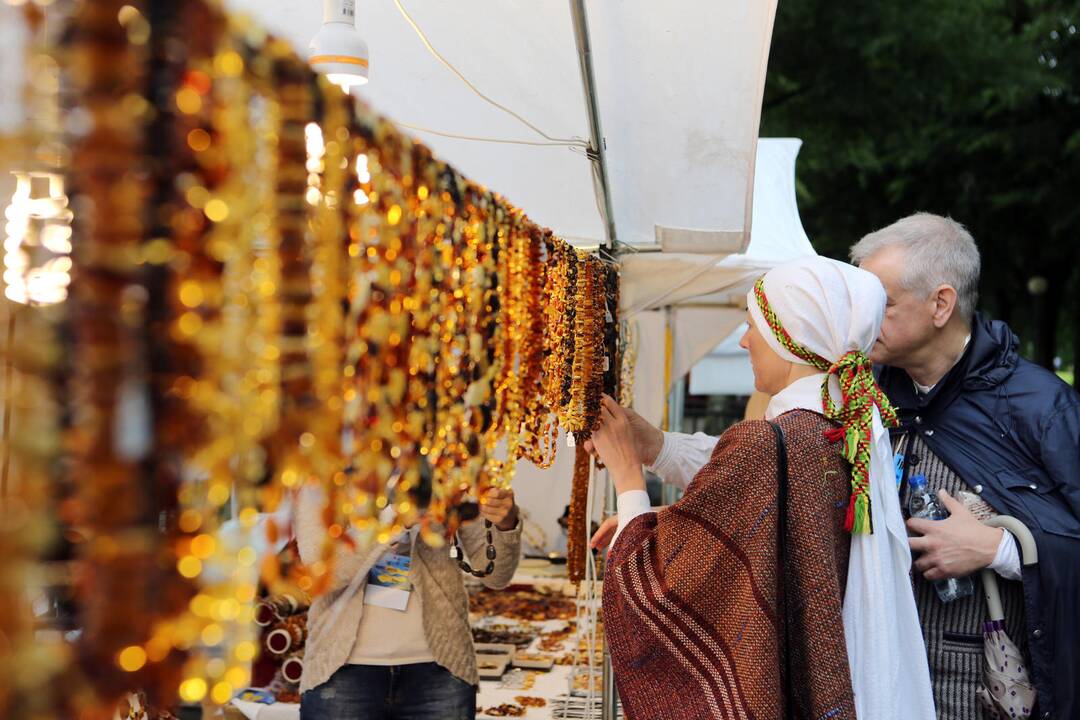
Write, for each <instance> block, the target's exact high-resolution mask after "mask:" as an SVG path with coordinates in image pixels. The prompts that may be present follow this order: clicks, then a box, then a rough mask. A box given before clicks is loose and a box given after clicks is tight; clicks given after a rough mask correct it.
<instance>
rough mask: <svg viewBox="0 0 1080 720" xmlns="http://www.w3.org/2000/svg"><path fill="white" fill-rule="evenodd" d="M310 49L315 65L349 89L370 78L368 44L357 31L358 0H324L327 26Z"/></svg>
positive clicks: (313, 40)
mask: <svg viewBox="0 0 1080 720" xmlns="http://www.w3.org/2000/svg"><path fill="white" fill-rule="evenodd" d="M310 50H311V54H310V55H309V57H308V62H309V63H310V64H311V67H312V69H314V70H315V71H316V72H319V73H323V74H325V75H326V77H327V78H328V79H329V80H330V82H332V83H334V84H335V85H339V86H341V88H342V89H343V90H344V91H345V92H348V91H349V88H350V87H353V86H355V85H363V84H365V83H366V82H367V81H368V46H367V43H366V42H364V40H363V38H361V37H360V33H358V32H357V31H356V0H323V26H322V28H321V29H320V30H319V32H318V33H316V35H315V37H314V38H312V40H311V47H310Z"/></svg>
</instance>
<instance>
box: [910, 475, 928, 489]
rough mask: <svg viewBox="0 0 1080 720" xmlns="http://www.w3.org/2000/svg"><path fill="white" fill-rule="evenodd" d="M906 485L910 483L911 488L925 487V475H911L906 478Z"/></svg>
mask: <svg viewBox="0 0 1080 720" xmlns="http://www.w3.org/2000/svg"><path fill="white" fill-rule="evenodd" d="M908 485H910V486H911V487H913V488H915V487H926V476H925V475H912V476H911V477H910V478H908Z"/></svg>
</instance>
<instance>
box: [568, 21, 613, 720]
mask: <svg viewBox="0 0 1080 720" xmlns="http://www.w3.org/2000/svg"><path fill="white" fill-rule="evenodd" d="M570 16H571V17H572V18H573V20H574V42H575V43H576V44H577V51H578V65H579V66H580V68H581V85H582V89H583V90H584V91H585V100H586V103H587V105H588V116H589V149H588V151H587V153H588V156H589V160H591V161H592V165H593V182H594V186H595V188H596V193H597V195H598V196H599V197H598V200H599V201H600V210H601V213H602V214H603V216H604V217H603V220H604V240H605V242H604V244H603V245H602V246H601V248H600V257H601V258H603V259H605V260H614V259H615V257H614V254H615V239H616V235H615V215H614V213H613V212H612V210H611V186H610V185H609V184H608V173H607V158H606V155H605V151H604V133H603V130H601V127H600V104H599V103H598V102H597V98H596V79H595V77H594V76H593V67H592V49H591V47H590V44H589V21H588V18H587V16H586V14H585V0H570ZM604 476H605V479H606V480H607V482H606V485H607V487H606V488H605V493H604V515H605V516H607V515H608V514H609V513H611V514H614V513H615V506H616V503H615V483H613V482H612V481H611V473H609V472H606V471H605V472H604ZM617 702H618V695H617V691H616V689H615V674H614V673H613V672H612V670H611V654H610V652H609V648H608V644H607V638H606V637H605V639H604V664H603V693H602V696H601V707H600V713H601V717H602V718H603V720H615V718H616V713H615V705H616V703H617Z"/></svg>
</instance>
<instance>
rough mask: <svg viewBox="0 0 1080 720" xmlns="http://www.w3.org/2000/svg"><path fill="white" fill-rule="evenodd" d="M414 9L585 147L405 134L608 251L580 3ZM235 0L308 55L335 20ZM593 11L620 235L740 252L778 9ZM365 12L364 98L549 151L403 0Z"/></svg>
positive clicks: (444, 125)
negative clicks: (578, 34)
mask: <svg viewBox="0 0 1080 720" xmlns="http://www.w3.org/2000/svg"><path fill="white" fill-rule="evenodd" d="M402 3H403V5H404V7H405V8H406V9H407V10H408V12H409V13H410V14H411V15H412V17H413V19H414V20H415V21H416V23H417V24H418V25H419V27H420V28H421V29H422V30H423V31H424V33H425V34H426V35H427V37H428V39H429V40H430V41H431V44H432V45H433V47H435V48H436V49H437V50H438V51H439V52H440V53H441V54H442V55H443V56H445V57H446V58H447V59H448V60H449V61H450V62H451V63H452V64H453V65H454V66H455V67H456V68H457V69H458V70H460V71H461V72H462V73H463V74H464V75H465V77H467V78H468V79H469V81H470V82H472V83H473V84H474V85H475V86H476V87H477V88H479V89H480V90H481V91H482V92H484V93H485V94H487V95H488V96H490V97H491V98H492V99H494V100H496V101H497V102H499V103H501V104H503V105H505V106H507V107H509V108H511V109H512V110H513V111H514V112H516V113H518V114H520V115H521V116H523V117H525V118H526V119H528V120H529V122H531V123H532V124H534V125H536V126H537V127H539V128H540V129H542V130H543V131H544V132H545V133H546V134H547V135H549V136H551V137H554V138H559V139H577V140H578V141H580V144H579V146H577V147H573V148H571V147H565V146H550V145H549V146H536V145H512V144H496V143H487V142H474V141H468V140H458V139H452V138H447V137H440V136H438V135H432V134H430V133H425V132H414V131H412V130H409V129H408V128H405V131H406V132H410V133H411V134H413V135H415V136H417V137H419V138H420V139H421V140H422V141H423V142H424V143H426V144H427V145H429V146H430V147H431V148H432V149H433V150H434V152H435V153H436V154H437V155H438V156H440V157H441V158H442V159H444V160H446V161H448V162H450V163H451V164H453V165H454V166H455V167H456V168H457V169H458V170H460V171H461V172H463V173H464V174H465V175H467V176H468V177H469V178H470V179H472V180H474V181H476V182H478V183H482V184H485V185H487V186H489V187H491V188H493V189H494V190H496V191H498V192H499V193H500V194H502V195H504V196H505V197H506V198H507V199H508V200H509V201H510V202H512V203H514V204H515V205H517V206H518V207H520V208H522V209H523V210H524V211H525V212H526V213H527V214H528V215H529V216H530V217H531V218H532V219H533V220H534V221H536V222H537V223H539V224H541V225H547V226H549V227H551V228H552V229H553V230H554V231H555V232H556V233H557V234H558V235H560V236H562V237H564V238H566V239H567V240H569V241H571V242H578V243H581V244H593V245H595V244H598V243H600V242H602V241H603V240H604V229H603V222H602V220H601V216H600V212H599V209H598V202H597V197H596V193H595V191H594V187H593V167H592V163H591V162H590V160H589V159H588V158H587V157H586V155H585V153H584V149H583V148H584V141H587V140H588V137H589V125H588V117H587V113H586V107H587V105H586V101H585V96H584V91H583V89H582V81H581V72H580V68H579V64H578V55H577V48H576V45H575V43H574V28H573V22H572V19H571V14H570V7H569V3H566V2H547V3H537V2H535V1H534V0H504V1H503V2H499V3H491V2H484V1H483V0H458V1H457V2H453V3H421V2H417V1H416V0H402ZM226 4H227V6H228V7H229V8H230V9H233V10H237V11H242V12H248V13H250V14H251V15H253V16H254V17H255V18H256V19H257V20H258V22H259V23H260V24H262V25H263V26H265V27H267V28H268V29H269V30H271V31H273V32H275V33H277V34H279V35H281V36H282V37H284V38H285V39H287V40H289V41H291V42H292V43H293V44H294V46H295V47H296V48H298V50H299V51H301V52H302V53H304V52H306V48H307V47H308V43H309V41H310V39H311V38H312V37H313V36H314V35H315V33H316V31H317V30H318V29H319V27H320V24H321V22H322V17H321V12H320V7H319V4H318V3H296V2H290V1H287V0H227V3H226ZM587 11H588V15H589V33H590V40H591V45H592V59H593V67H594V75H595V79H596V86H597V97H598V102H599V109H600V117H601V123H602V129H603V133H604V141H605V152H606V154H607V161H608V178H609V182H610V186H611V194H612V205H613V211H614V221H615V228H616V232H617V234H618V236H619V239H620V240H621V241H623V242H626V243H630V244H635V245H654V244H655V243H656V239H657V235H658V231H657V228H658V227H660V228H669V229H671V230H672V231H673V232H672V233H671V235H672V236H673V238H672V241H671V242H669V243H667V244H668V245H669V247H670V248H672V249H676V248H679V247H680V243H679V242H678V237H679V236H680V233H678V232H674V231H675V230H677V229H682V230H688V231H694V232H691V233H682V235H683V236H685V237H688V238H692V239H693V242H692V243H691V247H692V249H694V250H695V251H707V252H712V253H715V254H720V253H727V252H730V251H732V250H742V249H743V248H745V246H746V243H747V238H748V236H749V229H750V228H749V224H750V215H751V213H750V197H751V191H752V189H753V175H754V167H755V165H754V160H755V152H756V146H755V142H754V141H755V139H756V137H757V130H758V125H759V120H760V109H761V99H762V95H763V92H764V83H765V70H766V64H767V59H768V51H769V44H770V39H771V33H772V23H773V17H774V15H775V11H776V2H775V0H766V2H762V3H708V2H689V3H656V2H649V1H647V0H623V1H622V2H619V3H608V2H599V1H598V0H591V1H590V2H587ZM356 13H357V27H358V29H359V32H360V34H361V35H362V36H363V37H364V39H365V40H366V41H367V43H368V46H369V47H370V51H371V55H370V61H371V67H370V83H369V84H368V85H365V86H363V87H361V88H358V89H356V90H354V94H357V95H358V96H360V97H362V98H363V99H364V100H366V101H368V102H370V103H371V104H372V106H373V107H374V108H376V109H377V110H378V111H379V112H381V113H383V114H385V115H387V116H388V117H390V118H392V119H393V120H395V121H397V122H399V123H407V124H409V125H413V126H423V127H426V128H430V129H435V130H439V131H443V132H448V133H454V134H461V135H468V136H484V137H488V138H496V139H515V140H524V141H528V142H541V143H543V142H547V141H546V140H545V139H544V138H542V137H540V136H538V135H537V134H536V133H534V132H533V131H531V130H529V129H528V128H527V127H525V126H524V125H522V124H521V123H520V122H518V121H517V120H515V119H513V118H512V117H510V116H509V115H507V114H506V113H504V112H502V111H501V110H499V109H497V108H495V107H493V106H492V105H491V104H489V103H488V102H486V101H484V100H483V99H481V98H480V97H479V96H477V95H476V94H475V93H474V92H473V91H472V90H470V89H469V88H468V87H466V85H465V84H464V83H463V82H461V80H460V79H459V78H457V77H455V76H454V75H453V74H452V73H451V72H450V70H448V69H447V68H446V67H444V66H443V65H442V64H440V63H439V61H438V60H437V59H436V58H435V57H433V56H432V55H431V54H430V53H429V52H428V50H427V49H426V48H425V47H424V45H423V44H422V42H421V40H420V38H419V37H418V36H417V34H416V32H415V31H414V30H413V29H412V28H411V27H410V26H409V25H408V23H407V22H406V21H405V19H404V18H403V17H402V16H401V14H400V13H399V11H398V10H397V8H396V7H395V4H394V3H393V2H389V0H387V1H386V2H359V3H357V7H356ZM710 233H712V234H714V236H713V237H715V239H716V243H715V244H711V243H710V242H709V240H708V239H709V237H710ZM732 234H734V235H732ZM661 235H663V232H661ZM732 237H734V238H735V241H733V240H732ZM683 249H686V248H685V247H684V248H683Z"/></svg>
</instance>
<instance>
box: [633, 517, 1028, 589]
mask: <svg viewBox="0 0 1080 720" xmlns="http://www.w3.org/2000/svg"><path fill="white" fill-rule="evenodd" d="M621 522H622V521H621V520H620V523H621ZM990 569H991V570H993V571H994V572H996V573H997V574H998V575H1000V576H1001V577H1003V578H1005V579H1006V580H1019V579H1020V578H1021V577H1022V573H1021V571H1020V551H1019V550H1017V548H1016V538H1014V537H1013V536H1012V533H1011V532H1009V531H1008V530H1003V531H1002V533H1001V542H1000V543H998V549H997V554H996V555H994V562H992V563H990Z"/></svg>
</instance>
